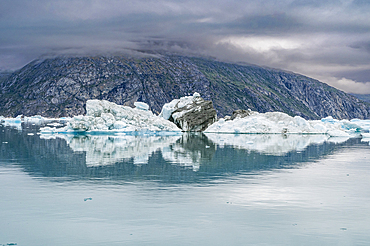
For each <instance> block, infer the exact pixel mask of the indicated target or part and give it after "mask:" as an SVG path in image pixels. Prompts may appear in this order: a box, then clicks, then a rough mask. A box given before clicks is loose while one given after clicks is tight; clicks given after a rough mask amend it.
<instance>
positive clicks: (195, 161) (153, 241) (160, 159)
mask: <svg viewBox="0 0 370 246" xmlns="http://www.w3.org/2000/svg"><path fill="white" fill-rule="evenodd" d="M28 127H29V128H26V127H25V128H24V130H23V131H20V130H17V129H14V128H11V127H4V126H0V187H1V188H0V245H1V244H4V245H7V244H11V243H17V245H21V246H23V245H27V246H32V245H56V246H58V245H369V243H370V234H369V231H370V206H369V204H370V146H369V143H368V142H361V139H348V140H346V139H327V138H326V137H325V136H282V135H272V136H271V135H217V134H213V135H212V134H209V135H189V134H184V135H182V136H172V137H138V136H75V137H72V136H69V137H65V138H54V139H53V138H50V137H49V139H47V137H44V136H41V137H40V135H37V134H36V132H37V128H36V127H34V126H28ZM32 133H33V134H34V135H32Z"/></svg>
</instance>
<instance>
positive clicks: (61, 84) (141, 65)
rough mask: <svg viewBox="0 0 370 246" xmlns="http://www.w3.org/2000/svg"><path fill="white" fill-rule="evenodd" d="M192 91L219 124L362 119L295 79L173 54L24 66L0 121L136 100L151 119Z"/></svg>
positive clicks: (9, 86)
mask: <svg viewBox="0 0 370 246" xmlns="http://www.w3.org/2000/svg"><path fill="white" fill-rule="evenodd" d="M194 92H199V93H200V94H201V95H202V97H203V98H204V99H205V100H212V102H213V105H214V107H215V109H216V111H217V115H218V116H219V117H224V116H225V115H231V114H232V112H233V111H234V110H235V109H248V108H250V109H251V110H253V111H257V112H261V113H264V112H269V111H280V112H284V113H287V114H289V115H292V116H294V115H299V116H301V117H303V118H305V119H319V118H323V117H326V116H333V117H334V118H336V119H352V118H360V119H364V118H370V104H368V103H365V102H363V101H361V100H359V99H358V98H355V97H353V96H351V95H349V94H346V93H344V92H343V91H339V90H337V89H335V88H333V87H330V86H328V85H327V84H324V83H321V82H319V81H317V80H314V79H311V78H308V77H305V76H302V75H298V74H294V73H290V72H285V71H281V70H275V69H268V68H262V67H257V66H252V65H238V64H231V63H224V62H218V61H214V60H210V59H203V58H194V57H184V56H174V55H173V56H171V55H158V56H150V57H149V56H146V57H145V56H144V57H134V58H133V57H128V56H114V57H103V56H99V57H57V58H50V59H45V60H37V61H34V62H31V63H30V64H28V65H26V66H25V67H23V68H22V69H20V70H18V71H16V72H14V73H12V74H11V75H9V76H6V77H5V79H1V80H0V115H3V116H11V117H15V116H17V115H19V114H23V115H26V116H30V115H42V116H47V117H61V116H73V115H79V114H85V104H86V101H87V100H88V99H100V100H102V99H104V100H108V101H111V102H114V103H116V104H119V105H128V106H131V107H133V106H134V105H133V104H134V102H136V101H142V102H145V103H147V104H148V105H149V106H150V110H152V111H153V112H155V113H159V112H160V111H161V109H162V106H163V105H164V104H165V103H167V102H170V101H171V100H173V99H175V98H180V97H182V96H186V95H189V94H193V93H194Z"/></svg>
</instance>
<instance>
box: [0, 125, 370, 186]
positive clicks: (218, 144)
mask: <svg viewBox="0 0 370 246" xmlns="http://www.w3.org/2000/svg"><path fill="white" fill-rule="evenodd" d="M0 130H1V131H0V136H1V142H2V143H0V144H1V145H0V148H1V149H0V150H1V152H0V161H1V165H4V163H5V164H9V163H10V164H15V165H20V166H21V167H22V168H23V170H25V171H26V172H28V173H30V174H31V175H33V176H45V177H68V178H74V179H81V178H110V179H123V180H159V181H164V182H199V181H201V180H204V179H208V180H209V179H217V178H220V177H222V176H229V175H235V174H239V173H256V172H259V171H264V170H273V169H279V168H294V167H296V166H299V165H301V164H302V163H305V162H308V161H312V160H315V159H319V158H322V157H324V156H326V155H329V154H332V153H333V152H335V151H336V150H337V149H339V148H343V147H346V146H348V145H353V144H361V141H360V140H359V139H349V140H347V139H336V140H335V142H332V141H331V139H328V137H327V136H325V135H303V136H302V135H287V136H284V135H255V134H254V135H250V134H246V135H231V134H206V135H205V134H201V133H199V134H192V133H184V134H183V135H180V136H126V135H123V136H116V135H91V136H89V135H83V136H72V135H71V136H69V135H59V137H55V136H50V135H49V136H43V135H41V136H39V135H37V134H34V135H32V134H30V132H37V129H32V128H30V129H28V131H22V132H19V131H17V130H15V129H11V128H6V127H2V128H1V127H0ZM362 144H366V143H362ZM300 163H301V164H300Z"/></svg>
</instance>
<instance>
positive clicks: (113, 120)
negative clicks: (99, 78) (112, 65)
mask: <svg viewBox="0 0 370 246" xmlns="http://www.w3.org/2000/svg"><path fill="white" fill-rule="evenodd" d="M40 131H41V133H42V134H47V133H76V132H80V133H81V132H89V133H94V132H95V133H102V132H110V133H112V132H118V133H120V132H126V133H129V132H131V133H132V132H136V133H138V132H140V133H148V134H156V133H159V132H172V133H179V132H181V129H179V128H178V127H177V126H176V125H175V124H174V123H172V122H170V121H168V120H165V119H164V118H162V117H159V116H157V115H154V114H153V113H152V112H151V111H149V106H148V105H147V104H146V103H143V102H136V103H135V108H131V107H128V106H121V105H117V104H115V103H113V102H109V101H106V100H88V101H87V102H86V115H78V116H74V117H73V118H72V119H70V120H69V121H68V122H67V125H66V126H65V127H62V128H57V127H44V128H41V129H40Z"/></svg>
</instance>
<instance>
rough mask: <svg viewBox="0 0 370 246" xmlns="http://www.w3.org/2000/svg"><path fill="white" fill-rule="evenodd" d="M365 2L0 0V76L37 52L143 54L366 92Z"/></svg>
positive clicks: (369, 39) (368, 18)
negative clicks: (242, 65) (193, 58)
mask: <svg viewBox="0 0 370 246" xmlns="http://www.w3.org/2000/svg"><path fill="white" fill-rule="evenodd" d="M369 13H370V1H369V0H341V1H334V0H300V1H298V0H297V1H294V0H265V1H264V0H259V1H248V0H243V1H237V0H218V1H217V0H214V1H211V0H196V1H195V0H171V1H170V0H131V1H125V0H53V1H51V0H1V1H0V70H14V69H18V68H20V67H22V66H23V65H25V64H26V63H28V62H30V61H31V60H33V59H36V58H38V57H40V56H45V55H57V54H78V55H83V54H95V53H96V54H115V53H120V52H127V50H130V49H153V50H168V51H174V52H184V53H189V54H193V55H194V54H199V55H205V56H212V57H215V58H217V59H219V60H223V61H233V62H234V61H235V62H247V63H252V64H257V65H262V66H268V67H273V68H280V69H284V70H289V71H293V72H297V73H301V74H304V75H307V76H309V77H313V78H316V79H319V80H320V81H322V82H326V83H328V84H330V85H332V86H334V87H337V88H339V89H341V90H344V91H346V92H354V93H370V14H369Z"/></svg>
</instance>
